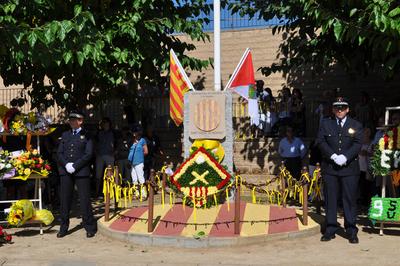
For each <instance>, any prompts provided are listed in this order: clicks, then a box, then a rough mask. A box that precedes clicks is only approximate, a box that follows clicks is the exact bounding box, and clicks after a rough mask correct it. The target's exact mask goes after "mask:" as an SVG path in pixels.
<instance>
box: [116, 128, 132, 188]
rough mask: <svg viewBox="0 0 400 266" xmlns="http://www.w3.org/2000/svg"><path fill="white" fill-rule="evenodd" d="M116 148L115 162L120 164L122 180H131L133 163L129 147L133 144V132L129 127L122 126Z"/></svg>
mask: <svg viewBox="0 0 400 266" xmlns="http://www.w3.org/2000/svg"><path fill="white" fill-rule="evenodd" d="M116 143H117V144H116V148H115V164H116V165H117V166H118V169H119V173H120V174H121V176H122V180H123V181H125V182H128V181H129V182H130V181H131V180H132V179H131V164H130V162H129V160H128V155H129V149H130V147H131V146H132V133H131V132H130V130H129V128H128V127H124V128H122V132H121V135H120V136H118V138H117V141H116Z"/></svg>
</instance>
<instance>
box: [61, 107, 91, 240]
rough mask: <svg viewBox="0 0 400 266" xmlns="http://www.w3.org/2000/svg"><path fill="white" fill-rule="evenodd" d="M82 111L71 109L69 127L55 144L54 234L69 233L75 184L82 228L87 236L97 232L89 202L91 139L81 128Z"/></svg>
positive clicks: (63, 234)
mask: <svg viewBox="0 0 400 266" xmlns="http://www.w3.org/2000/svg"><path fill="white" fill-rule="evenodd" d="M83 118H84V116H83V114H82V113H81V112H77V111H74V112H71V113H70V114H69V120H68V123H69V125H70V127H71V130H68V131H65V132H64V133H63V134H62V136H61V138H60V143H59V144H58V149H57V159H58V161H57V165H58V172H59V174H60V217H61V225H60V231H59V232H58V233H57V237H58V238H61V237H64V236H66V235H67V234H68V227H69V213H70V210H71V203H72V198H73V195H72V193H73V191H74V186H75V185H76V187H77V188H78V196H79V201H80V207H81V214H82V220H83V227H84V228H85V230H86V237H88V238H90V237H93V236H94V235H95V234H96V231H97V224H96V220H95V219H94V216H93V212H92V205H91V203H90V177H89V175H90V160H91V158H92V156H93V141H92V139H91V138H90V137H89V136H88V134H87V131H86V130H85V129H83V128H82V124H83Z"/></svg>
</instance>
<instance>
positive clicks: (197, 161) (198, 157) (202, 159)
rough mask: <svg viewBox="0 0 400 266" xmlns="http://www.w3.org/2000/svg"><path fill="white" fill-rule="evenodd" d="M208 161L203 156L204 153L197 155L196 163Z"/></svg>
mask: <svg viewBox="0 0 400 266" xmlns="http://www.w3.org/2000/svg"><path fill="white" fill-rule="evenodd" d="M205 161H206V159H205V158H204V157H203V156H202V155H199V156H197V158H196V163H197V164H202V163H204V162H205Z"/></svg>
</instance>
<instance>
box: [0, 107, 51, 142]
mask: <svg viewBox="0 0 400 266" xmlns="http://www.w3.org/2000/svg"><path fill="white" fill-rule="evenodd" d="M0 119H1V123H0V132H6V133H11V134H15V135H22V134H27V133H28V132H35V133H47V132H49V131H50V124H51V122H52V121H51V119H50V118H49V117H45V116H43V115H41V114H40V113H35V112H29V113H28V114H23V113H21V112H20V111H19V110H18V109H17V108H10V109H8V108H7V107H6V106H5V105H0Z"/></svg>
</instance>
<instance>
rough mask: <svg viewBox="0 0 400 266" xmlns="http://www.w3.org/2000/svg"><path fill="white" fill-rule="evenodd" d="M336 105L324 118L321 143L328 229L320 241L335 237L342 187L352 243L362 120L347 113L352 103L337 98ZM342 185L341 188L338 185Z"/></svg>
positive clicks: (334, 104) (346, 220)
mask: <svg viewBox="0 0 400 266" xmlns="http://www.w3.org/2000/svg"><path fill="white" fill-rule="evenodd" d="M332 105H333V106H332V107H333V113H334V115H335V116H334V117H333V118H325V119H324V120H322V122H321V125H320V129H319V133H318V139H317V141H318V145H319V148H320V150H321V153H322V156H323V160H322V177H323V180H324V194H325V210H326V218H325V219H326V231H325V233H324V235H323V236H322V237H321V241H329V240H331V239H333V238H335V233H336V231H337V229H338V228H337V216H336V214H337V201H338V192H339V190H340V189H341V192H342V201H343V208H344V227H345V229H346V233H347V235H348V239H349V242H350V243H352V244H356V243H358V237H357V232H358V229H357V226H356V217H357V203H356V200H357V190H358V179H359V177H360V168H359V164H358V153H359V151H360V149H361V139H362V126H361V123H359V122H357V121H356V120H354V119H352V118H350V117H348V116H347V113H348V112H349V104H348V103H347V102H346V101H345V100H344V99H343V98H342V97H338V98H337V99H336V101H335V102H333V104H332ZM339 186H340V187H339Z"/></svg>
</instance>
